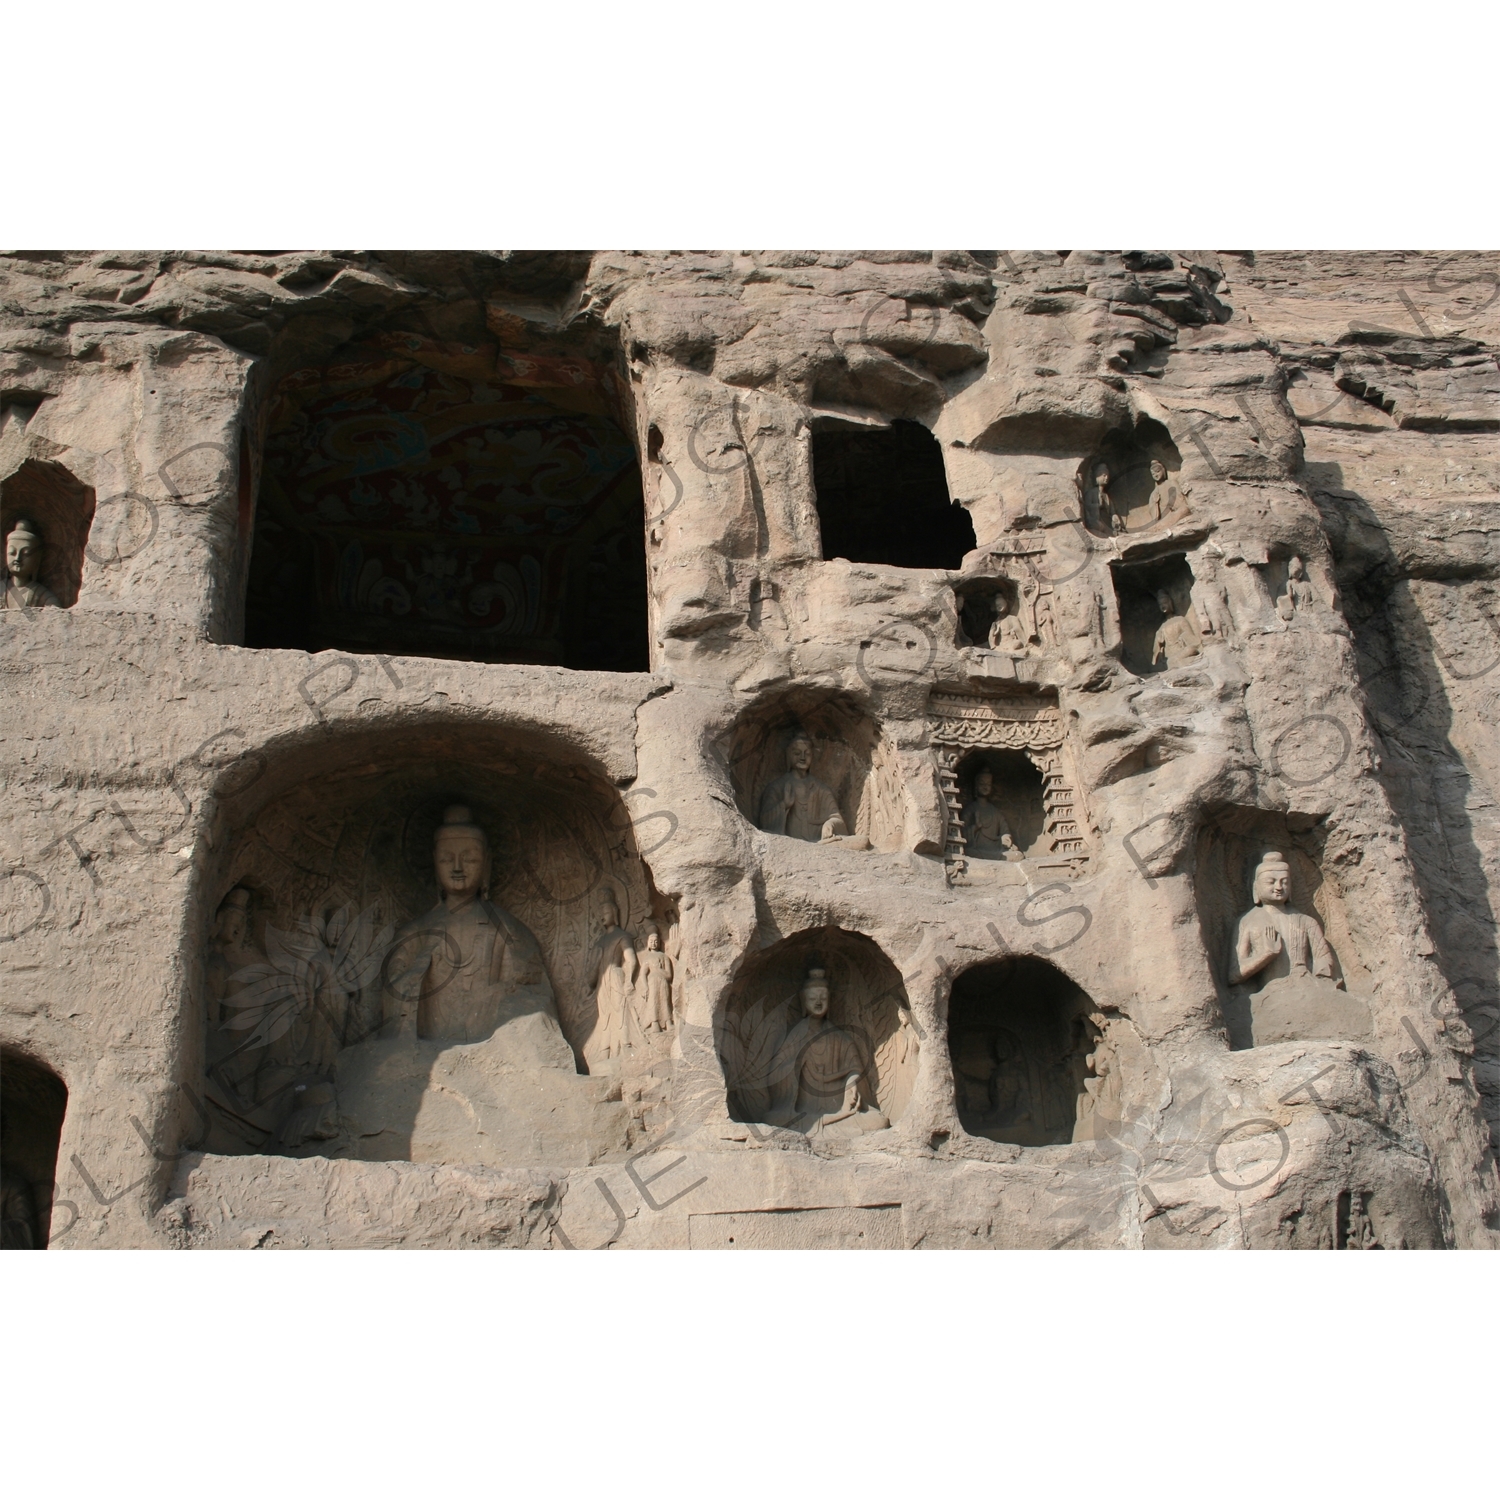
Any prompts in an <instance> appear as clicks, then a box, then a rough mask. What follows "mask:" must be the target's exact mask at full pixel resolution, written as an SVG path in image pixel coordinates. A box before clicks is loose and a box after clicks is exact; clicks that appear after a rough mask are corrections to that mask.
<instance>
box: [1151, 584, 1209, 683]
mask: <svg viewBox="0 0 1500 1500" xmlns="http://www.w3.org/2000/svg"><path fill="white" fill-rule="evenodd" d="M1156 603H1157V607H1158V608H1159V609H1160V610H1161V612H1162V616H1163V618H1162V622H1161V626H1160V628H1159V629H1158V630H1157V632H1156V639H1155V640H1154V641H1153V642H1152V644H1151V665H1152V666H1153V667H1158V666H1161V665H1162V664H1163V663H1165V664H1166V665H1167V666H1168V667H1180V666H1181V665H1182V664H1183V662H1185V661H1191V660H1192V659H1193V657H1195V656H1197V655H1199V654H1200V653H1199V647H1198V640H1197V636H1196V635H1195V633H1194V631H1193V627H1192V625H1191V624H1189V623H1188V621H1186V620H1185V619H1183V617H1182V616H1181V615H1179V614H1178V613H1177V604H1176V602H1175V601H1174V600H1173V598H1172V596H1171V594H1169V593H1168V592H1167V591H1166V589H1160V590H1158V591H1157V595H1156Z"/></svg>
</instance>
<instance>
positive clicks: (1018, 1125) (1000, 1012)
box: [948, 956, 1109, 1146]
mask: <svg viewBox="0 0 1500 1500" xmlns="http://www.w3.org/2000/svg"><path fill="white" fill-rule="evenodd" d="M1102 1020H1103V1018H1102V1016H1099V1014H1098V1012H1097V1011H1096V1009H1095V1007H1094V1004H1093V1002H1092V1001H1091V1000H1090V999H1089V997H1088V996H1087V995H1086V994H1085V993H1084V991H1083V990H1081V989H1080V988H1079V987H1078V986H1077V985H1076V984H1074V983H1073V981H1072V980H1071V979H1069V978H1068V976H1067V975H1066V974H1064V973H1063V972H1062V971H1061V970H1060V969H1056V968H1054V967H1053V966H1052V965H1051V964H1049V963H1047V962H1046V961H1045V960H1044V959H1040V958H1030V957H1024V956H1016V957H1011V958H1003V959H999V960H996V961H994V962H991V963H983V964H977V965H976V966H975V967H974V968H972V969H966V970H965V971H964V972H963V973H962V974H961V975H959V977H958V980H957V982H956V983H955V984H954V986H953V994H952V996H951V998H950V1000H949V1005H948V1048H949V1053H950V1055H951V1057H952V1061H953V1084H954V1091H955V1100H954V1102H955V1104H956V1105H957V1108H958V1120H959V1124H960V1125H962V1126H963V1128H964V1129H965V1130H966V1131H968V1133H969V1134H970V1135H974V1136H980V1137H982V1138H983V1139H985V1140H990V1141H1003V1142H1007V1143H1009V1144H1011V1145H1015V1146H1055V1145H1061V1144H1065V1143H1067V1142H1069V1141H1072V1140H1074V1139H1075V1138H1082V1137H1083V1136H1084V1135H1085V1134H1086V1132H1081V1131H1079V1130H1078V1127H1079V1125H1080V1124H1081V1123H1082V1122H1083V1121H1085V1120H1086V1119H1088V1118H1089V1117H1090V1115H1091V1113H1092V1106H1093V1104H1094V1102H1095V1101H1096V1100H1097V1099H1098V1097H1099V1091H1100V1088H1101V1086H1102V1084H1103V1082H1104V1080H1105V1079H1107V1078H1108V1071H1109V1064H1108V1063H1107V1062H1105V1061H1104V1057H1105V1052H1104V1049H1103V1048H1101V1046H1100V1038H1101V1036H1102V1034H1103V1029H1102V1024H1101V1023H1102ZM1091 1085H1092V1086H1091Z"/></svg>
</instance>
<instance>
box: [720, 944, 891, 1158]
mask: <svg viewBox="0 0 1500 1500" xmlns="http://www.w3.org/2000/svg"><path fill="white" fill-rule="evenodd" d="M820 985H821V986H822V988H823V992H824V994H825V995H826V999H827V1013H826V1019H825V1018H823V1017H819V1016H810V1014H809V1012H810V1010H813V1011H815V1010H816V1009H817V1008H818V1005H817V1001H816V1000H815V999H814V1000H813V1001H812V1002H811V1005H810V1004H809V992H810V991H811V990H814V989H816V988H817V987H819V986H820ZM716 1030H717V1036H716V1040H717V1043H718V1048H719V1058H720V1061H721V1062H722V1064H723V1067H724V1082H725V1088H726V1090H727V1092H728V1099H729V1112H730V1114H731V1115H732V1116H733V1117H734V1118H735V1119H737V1120H743V1121H747V1122H750V1123H759V1124H769V1125H781V1126H783V1127H785V1128H787V1129H791V1130H794V1131H796V1132H797V1133H798V1134H801V1135H806V1136H808V1137H809V1138H810V1139H812V1140H815V1141H824V1142H832V1141H836V1140H863V1141H865V1142H867V1143H870V1144H878V1143H879V1142H880V1141H881V1140H882V1139H888V1137H887V1136H885V1135H884V1134H883V1132H884V1131H885V1130H886V1129H887V1128H888V1127H889V1126H891V1125H895V1124H896V1123H897V1122H898V1121H899V1120H900V1119H901V1116H902V1115H903V1114H904V1113H905V1112H906V1106H907V1103H908V1101H909V1100H910V1098H911V1093H912V1089H913V1087H914V1085H915V1083H916V1078H917V1067H918V1061H919V1053H920V1046H919V1042H918V1038H917V1033H916V1029H915V1027H914V1026H913V1025H912V1022H911V1012H910V1002H909V1001H908V1000H907V996H906V988H905V986H904V985H903V984H902V982H901V975H900V973H899V972H898V971H897V969H896V966H895V965H894V964H893V963H892V962H891V961H890V959H889V958H887V957H886V955H885V954H884V953H883V952H882V951H881V950H880V948H879V947H878V946H877V945H876V943H875V942H873V941H872V940H871V939H870V938H868V937H865V936H864V935H863V934H862V933H857V932H846V931H845V930H844V929H842V928H839V927H818V928H811V929H809V930H807V931H805V932H799V933H796V934H794V935H793V936H792V937H789V938H784V939H783V940H782V941H781V942H779V943H777V944H775V945H774V946H773V947H771V948H768V949H766V950H764V951H763V952H760V953H756V954H753V955H752V956H751V957H750V958H749V959H747V960H746V962H745V965H744V967H743V968H742V969H741V971H740V973H739V975H738V977H737V978H736V979H735V981H734V983H733V984H732V985H731V986H730V988H729V992H728V994H727V996H726V998H725V1002H724V1007H723V1010H722V1012H721V1013H720V1017H719V1022H718V1026H717V1029H716ZM855 1073H858V1074H859V1083H858V1085H857V1086H856V1087H854V1088H853V1089H851V1088H850V1086H849V1080H850V1077H851V1076H852V1075H853V1074H855ZM851 1095H854V1096H855V1097H851ZM831 1116H842V1117H841V1118H837V1119H833V1118H830V1117H831Z"/></svg>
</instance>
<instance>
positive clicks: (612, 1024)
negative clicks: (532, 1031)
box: [585, 893, 640, 1069]
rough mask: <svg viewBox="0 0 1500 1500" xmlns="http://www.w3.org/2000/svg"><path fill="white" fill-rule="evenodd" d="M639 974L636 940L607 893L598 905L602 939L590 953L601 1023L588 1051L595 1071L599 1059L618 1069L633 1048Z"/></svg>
mask: <svg viewBox="0 0 1500 1500" xmlns="http://www.w3.org/2000/svg"><path fill="white" fill-rule="evenodd" d="M639 974H640V960H639V958H638V957H637V956H636V951H635V940H634V939H633V938H632V937H631V936H630V934H629V933H628V932H626V930H625V929H624V928H623V927H621V926H620V908H619V906H618V905H617V904H616V902H615V898H614V896H613V895H610V894H608V893H606V895H605V897H604V899H603V901H601V902H600V905H599V935H598V936H597V937H596V938H595V939H594V941H593V945H592V946H591V947H590V949H589V968H588V982H589V987H590V988H591V989H592V990H593V992H594V1003H595V1005H596V1006H597V1008H598V1020H597V1021H595V1023H594V1032H593V1036H592V1038H591V1040H590V1042H589V1043H588V1044H587V1045H586V1047H585V1051H586V1052H587V1053H588V1056H589V1065H590V1068H591V1069H592V1068H593V1066H594V1061H595V1059H596V1058H598V1059H600V1060H601V1061H603V1062H605V1063H608V1064H610V1065H612V1066H614V1065H618V1063H619V1061H620V1059H621V1058H622V1057H623V1056H624V1055H625V1051H626V1049H627V1048H628V1047H629V1045H630V999H631V995H632V994H633V993H634V991H635V984H636V979H637V977H638V976H639Z"/></svg>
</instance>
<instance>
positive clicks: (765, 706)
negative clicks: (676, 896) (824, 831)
mask: <svg viewBox="0 0 1500 1500" xmlns="http://www.w3.org/2000/svg"><path fill="white" fill-rule="evenodd" d="M799 734H802V735H805V736H806V737H807V739H808V741H809V743H810V745H811V749H812V763H811V767H810V770H809V775H810V776H811V777H812V778H813V779H815V780H816V781H818V782H821V783H822V784H823V786H825V787H826V788H827V789H828V791H829V792H830V793H832V797H833V801H834V803H835V804H836V805H837V808H838V812H839V814H840V815H841V816H842V818H843V822H844V827H845V828H846V829H847V839H848V840H851V841H853V842H855V843H859V842H861V841H863V840H868V843H869V847H872V848H875V849H881V850H887V851H889V850H896V849H899V848H901V846H902V840H903V835H904V833H905V829H906V796H905V792H904V791H903V789H902V777H901V771H900V767H899V766H898V764H897V762H896V757H895V754H894V752H893V751H892V750H891V747H890V746H889V745H888V744H887V743H886V741H885V739H884V737H883V736H882V735H881V733H880V728H879V726H878V724H877V723H876V721H875V720H874V719H873V718H871V717H870V715H869V714H868V713H866V712H865V711H864V709H862V708H861V707H860V706H859V705H858V704H857V703H856V702H855V700H854V699H853V698H851V697H849V696H848V695H847V694H843V693H833V692H828V691H820V690H817V689H806V688H804V689H793V690H792V691H790V692H786V693H782V694H779V695H778V696H776V697H774V698H772V699H770V700H768V701H766V702H764V703H762V704H759V705H757V706H755V707H753V708H749V709H747V710H745V712H743V713H742V714H741V715H740V716H739V717H738V718H737V719H736V720H735V722H734V724H733V725H732V726H731V727H730V728H729V729H728V730H727V731H726V732H725V733H724V734H723V735H721V736H720V737H719V738H718V740H717V741H716V743H715V749H716V751H717V753H718V756H719V758H720V761H721V763H722V764H723V766H724V768H725V770H726V771H727V772H728V774H729V781H730V785H731V787H732V789H733V791H734V800H735V805H736V806H737V807H738V808H739V810H740V811H741V812H742V813H743V814H744V815H745V817H746V818H748V819H749V820H750V822H751V823H753V824H754V825H755V826H756V827H757V828H764V827H765V826H766V821H767V820H766V819H765V818H764V817H763V813H764V812H765V811H766V807H765V803H766V794H767V791H768V790H769V789H770V788H771V786H772V784H773V783H774V782H776V781H777V779H778V778H779V777H783V776H785V775H786V774H787V771H788V765H789V755H790V753H791V749H792V742H793V741H794V740H795V739H796V738H797V737H798V735H799Z"/></svg>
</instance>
